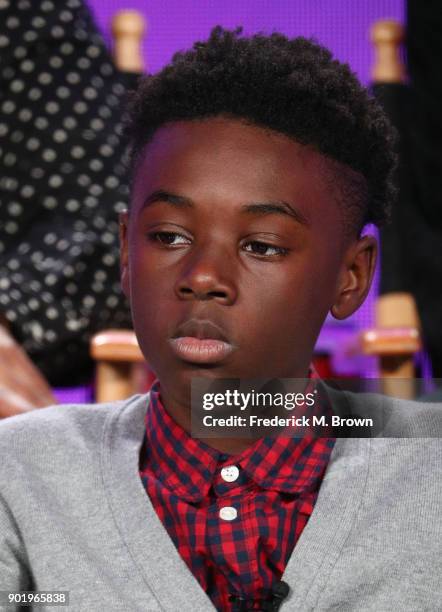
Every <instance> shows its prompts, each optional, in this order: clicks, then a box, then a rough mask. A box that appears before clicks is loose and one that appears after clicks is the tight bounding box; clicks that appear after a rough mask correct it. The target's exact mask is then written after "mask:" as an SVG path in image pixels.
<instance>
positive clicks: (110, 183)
mask: <svg viewBox="0 0 442 612" xmlns="http://www.w3.org/2000/svg"><path fill="white" fill-rule="evenodd" d="M119 182H120V181H119V180H118V179H117V177H116V176H108V177H107V178H106V180H105V181H104V184H105V186H106V187H108V188H109V189H115V187H118V185H119Z"/></svg>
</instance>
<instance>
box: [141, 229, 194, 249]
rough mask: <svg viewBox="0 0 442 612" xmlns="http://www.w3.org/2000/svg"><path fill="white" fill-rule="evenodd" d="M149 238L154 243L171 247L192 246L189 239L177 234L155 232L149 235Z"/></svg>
mask: <svg viewBox="0 0 442 612" xmlns="http://www.w3.org/2000/svg"><path fill="white" fill-rule="evenodd" d="M149 238H150V240H152V242H159V243H161V244H165V245H170V246H176V245H180V244H190V240H189V238H187V237H186V236H183V235H182V234H177V233H176V232H153V233H151V234H149Z"/></svg>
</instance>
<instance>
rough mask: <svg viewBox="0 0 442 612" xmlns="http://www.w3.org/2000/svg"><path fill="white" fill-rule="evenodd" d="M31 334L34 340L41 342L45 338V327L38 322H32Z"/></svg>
mask: <svg viewBox="0 0 442 612" xmlns="http://www.w3.org/2000/svg"><path fill="white" fill-rule="evenodd" d="M30 332H31V334H32V336H33V338H34V340H37V341H39V340H41V339H42V338H43V327H42V326H41V324H40V323H39V322H38V321H32V325H31V328H30Z"/></svg>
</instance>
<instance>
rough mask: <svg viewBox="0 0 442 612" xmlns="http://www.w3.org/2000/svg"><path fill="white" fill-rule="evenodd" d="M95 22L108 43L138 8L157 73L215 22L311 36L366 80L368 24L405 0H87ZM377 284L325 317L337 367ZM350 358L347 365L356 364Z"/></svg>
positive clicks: (148, 60)
mask: <svg viewBox="0 0 442 612" xmlns="http://www.w3.org/2000/svg"><path fill="white" fill-rule="evenodd" d="M89 5H90V6H91V8H92V10H93V11H94V13H95V16H96V19H97V23H98V25H99V26H100V27H101V30H102V32H103V33H104V35H105V37H106V39H107V41H108V42H109V43H110V41H111V37H110V23H111V19H112V16H113V14H114V13H115V12H116V11H118V10H121V9H136V10H138V11H140V12H142V13H143V14H144V15H145V17H146V20H147V34H146V38H145V41H144V47H143V51H144V57H145V64H146V66H147V70H148V72H156V71H157V70H159V69H160V68H161V67H162V66H164V64H165V63H167V62H168V61H169V60H170V58H171V56H172V54H173V53H174V52H175V51H178V50H181V49H186V48H188V47H190V46H191V45H192V43H193V42H195V41H196V40H204V39H205V38H207V36H208V34H209V32H210V30H211V28H212V27H213V26H215V25H218V24H220V25H222V26H224V27H229V28H234V27H236V26H238V25H242V26H243V27H244V31H245V33H246V34H250V33H254V32H258V31H263V32H267V33H270V32H272V31H274V30H277V31H280V32H283V33H284V34H287V35H289V36H298V35H302V36H307V37H310V36H313V37H315V38H316V39H317V40H318V41H319V42H320V43H322V44H324V45H326V46H327V47H329V48H330V49H331V50H332V51H333V53H334V55H335V56H336V58H337V59H339V60H341V61H345V62H348V63H349V64H350V66H351V67H352V69H353V70H354V71H355V72H356V73H357V75H358V76H359V78H360V80H361V81H362V82H363V83H364V84H368V83H369V81H370V67H371V65H372V63H373V49H372V46H371V44H370V41H369V30H370V26H371V24H372V23H373V22H374V21H376V20H378V19H382V18H394V19H398V20H399V21H404V2H403V0H151V1H149V0H89ZM376 289H377V283H375V285H374V287H373V290H372V292H371V294H370V296H369V298H368V299H367V301H366V303H365V304H364V306H363V307H362V308H361V309H360V310H359V311H358V312H357V313H356V314H355V315H354V316H353V317H352V318H351V319H348V320H347V321H345V322H336V321H334V320H333V319H330V320H327V325H326V329H325V330H324V331H323V332H322V334H321V337H320V339H319V341H318V346H319V347H321V348H325V349H327V348H329V349H331V350H333V351H335V350H336V353H337V359H338V360H339V359H340V363H338V364H337V366H338V368H341V369H342V370H343V371H345V370H346V369H348V367H349V366H348V364H346V363H345V358H343V357H341V358H340V357H339V348H340V347H342V344H343V341H345V337H347V336H348V335H350V334H353V332H354V330H355V328H360V327H369V326H371V325H372V324H373V314H374V313H373V300H374V296H375V294H376ZM355 365H356V364H355V361H354V358H353V359H352V360H351V363H350V369H354V367H355ZM360 367H361V368H362V370H364V371H365V375H374V374H375V370H374V369H373V362H364V363H362V362H361V363H360Z"/></svg>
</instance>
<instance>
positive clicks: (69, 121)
mask: <svg viewBox="0 0 442 612" xmlns="http://www.w3.org/2000/svg"><path fill="white" fill-rule="evenodd" d="M63 125H64V127H65V128H66V129H67V130H73V129H74V128H75V127H77V125H78V124H77V120H76V119H74V117H66V119H64V120H63Z"/></svg>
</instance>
